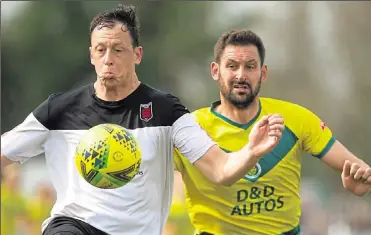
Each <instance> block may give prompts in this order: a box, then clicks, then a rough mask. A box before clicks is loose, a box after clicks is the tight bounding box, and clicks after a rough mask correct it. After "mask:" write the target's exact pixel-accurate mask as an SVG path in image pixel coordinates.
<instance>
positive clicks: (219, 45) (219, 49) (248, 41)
mask: <svg viewBox="0 0 371 235" xmlns="http://www.w3.org/2000/svg"><path fill="white" fill-rule="evenodd" d="M228 45H234V46H248V45H255V46H256V47H257V48H258V52H259V57H260V61H261V65H262V66H263V64H264V58H265V47H264V44H263V41H262V40H261V38H260V37H259V36H258V35H256V34H255V33H254V32H252V31H251V30H231V31H229V32H226V33H223V34H222V36H221V37H220V38H219V39H218V41H217V42H216V44H215V47H214V60H215V62H217V63H219V62H220V57H221V55H222V54H223V52H224V49H225V48H226V47H227V46H228Z"/></svg>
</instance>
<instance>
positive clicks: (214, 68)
mask: <svg viewBox="0 0 371 235" xmlns="http://www.w3.org/2000/svg"><path fill="white" fill-rule="evenodd" d="M210 70H211V71H210V72H211V77H212V78H213V79H214V80H215V81H218V79H219V64H218V63H216V62H212V63H211V65H210Z"/></svg>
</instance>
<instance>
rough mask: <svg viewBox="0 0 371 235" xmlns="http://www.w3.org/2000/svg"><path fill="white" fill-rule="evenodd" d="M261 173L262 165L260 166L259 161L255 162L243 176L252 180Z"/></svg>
mask: <svg viewBox="0 0 371 235" xmlns="http://www.w3.org/2000/svg"><path fill="white" fill-rule="evenodd" d="M261 173H262V167H261V166H260V164H259V163H257V164H256V165H255V167H254V168H252V169H251V170H249V172H247V174H246V175H245V176H244V178H245V179H250V180H254V179H256V178H258V177H259V176H260V174H261Z"/></svg>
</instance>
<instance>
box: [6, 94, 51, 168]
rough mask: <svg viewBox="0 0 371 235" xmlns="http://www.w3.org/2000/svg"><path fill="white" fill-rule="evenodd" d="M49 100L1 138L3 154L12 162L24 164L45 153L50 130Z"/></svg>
mask: <svg viewBox="0 0 371 235" xmlns="http://www.w3.org/2000/svg"><path fill="white" fill-rule="evenodd" d="M47 122H48V100H46V101H45V102H43V103H42V104H41V105H39V107H37V108H36V109H35V110H34V111H33V112H32V113H30V114H29V115H28V116H27V117H26V119H25V120H24V121H23V122H22V123H21V124H19V125H18V126H16V127H15V128H13V129H12V130H10V131H9V132H6V133H5V134H3V135H2V136H1V153H2V154H4V155H5V156H6V157H7V158H9V159H10V160H12V161H16V162H20V163H24V162H26V161H27V160H28V159H30V158H31V157H34V156H37V155H39V154H42V153H43V152H44V143H45V141H46V139H47V136H48V133H49V130H48V129H47V128H46V127H45V126H44V125H43V123H47Z"/></svg>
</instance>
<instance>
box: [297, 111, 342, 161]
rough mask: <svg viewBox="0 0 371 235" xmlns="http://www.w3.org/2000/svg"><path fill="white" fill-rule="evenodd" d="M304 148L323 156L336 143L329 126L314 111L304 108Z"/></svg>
mask: <svg viewBox="0 0 371 235" xmlns="http://www.w3.org/2000/svg"><path fill="white" fill-rule="evenodd" d="M301 112H302V115H301V116H302V117H301V118H302V122H303V132H302V136H303V143H302V144H303V148H304V151H306V152H308V153H310V154H311V155H313V156H315V157H318V158H322V157H323V156H324V155H325V154H326V153H327V152H328V151H329V150H330V148H331V147H332V145H333V144H334V143H335V138H334V137H333V135H332V132H331V130H330V128H329V127H327V126H326V125H325V123H324V122H323V121H322V120H321V119H320V118H319V117H318V116H317V115H315V114H314V113H313V112H311V111H310V110H308V109H305V108H302V111H301Z"/></svg>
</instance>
